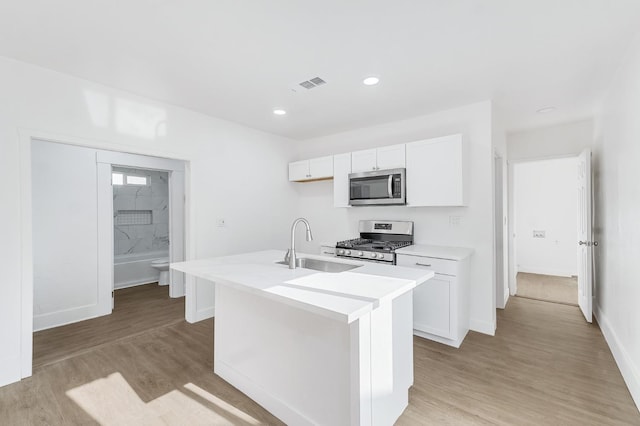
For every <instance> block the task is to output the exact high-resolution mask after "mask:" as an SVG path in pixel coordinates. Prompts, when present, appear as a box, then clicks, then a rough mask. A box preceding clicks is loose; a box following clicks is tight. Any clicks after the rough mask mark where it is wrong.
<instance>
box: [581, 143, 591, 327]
mask: <svg viewBox="0 0 640 426" xmlns="http://www.w3.org/2000/svg"><path fill="white" fill-rule="evenodd" d="M591 202H592V200H591V150H590V149H585V150H584V151H583V152H582V153H581V154H580V156H579V157H578V240H579V241H578V304H579V305H580V309H581V310H582V313H583V314H584V317H585V319H586V320H587V321H588V322H591V302H592V300H591V294H592V283H593V275H592V271H593V268H592V262H593V256H592V251H593V241H592V239H591V238H592V233H591Z"/></svg>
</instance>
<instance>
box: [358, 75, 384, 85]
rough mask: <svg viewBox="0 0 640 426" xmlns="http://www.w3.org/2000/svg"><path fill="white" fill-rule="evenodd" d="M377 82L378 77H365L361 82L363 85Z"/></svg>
mask: <svg viewBox="0 0 640 426" xmlns="http://www.w3.org/2000/svg"><path fill="white" fill-rule="evenodd" d="M379 82H380V79H379V78H378V77H367V78H365V79H364V80H362V83H363V84H364V85H365V86H375V85H376V84H378V83H379Z"/></svg>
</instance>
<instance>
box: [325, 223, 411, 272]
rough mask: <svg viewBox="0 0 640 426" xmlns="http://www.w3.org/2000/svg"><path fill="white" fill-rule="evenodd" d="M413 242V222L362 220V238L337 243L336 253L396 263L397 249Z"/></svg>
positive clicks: (340, 255) (341, 255)
mask: <svg viewBox="0 0 640 426" xmlns="http://www.w3.org/2000/svg"><path fill="white" fill-rule="evenodd" d="M412 243H413V222H397V221H387V222H381V221H372V220H362V221H360V238H353V239H351V240H344V241H339V242H338V243H336V248H337V250H336V254H337V256H339V257H348V258H355V259H361V260H368V261H375V262H383V263H390V264H395V261H396V254H395V250H396V249H399V248H401V247H406V246H409V245H411V244H412Z"/></svg>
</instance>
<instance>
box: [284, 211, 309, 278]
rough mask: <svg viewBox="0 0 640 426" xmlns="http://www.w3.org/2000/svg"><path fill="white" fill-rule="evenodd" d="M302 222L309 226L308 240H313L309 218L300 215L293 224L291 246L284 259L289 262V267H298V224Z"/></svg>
mask: <svg viewBox="0 0 640 426" xmlns="http://www.w3.org/2000/svg"><path fill="white" fill-rule="evenodd" d="M300 222H302V223H304V226H305V227H306V228H307V241H311V240H313V235H311V226H309V222H307V219H305V218H303V217H299V218H297V219H296V220H294V221H293V225H291V248H289V250H288V251H287V254H286V255H285V256H284V261H285V262H289V269H296V226H297V225H298V223H300Z"/></svg>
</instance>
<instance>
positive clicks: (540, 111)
mask: <svg viewBox="0 0 640 426" xmlns="http://www.w3.org/2000/svg"><path fill="white" fill-rule="evenodd" d="M555 110H556V107H544V108H540V109H539V110H538V111H536V112H537V113H538V114H546V113H548V112H553V111H555Z"/></svg>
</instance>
